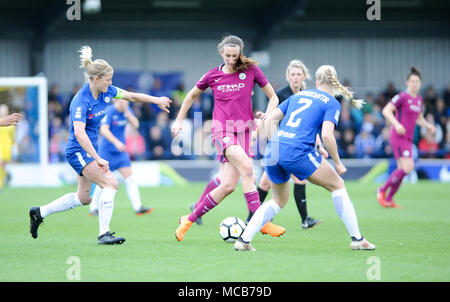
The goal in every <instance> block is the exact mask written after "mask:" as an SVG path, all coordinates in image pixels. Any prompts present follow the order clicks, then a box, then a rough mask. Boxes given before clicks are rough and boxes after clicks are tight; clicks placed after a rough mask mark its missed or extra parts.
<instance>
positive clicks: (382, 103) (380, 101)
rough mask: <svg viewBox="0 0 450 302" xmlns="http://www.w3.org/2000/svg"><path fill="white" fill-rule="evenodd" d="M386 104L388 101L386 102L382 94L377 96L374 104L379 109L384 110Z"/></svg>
mask: <svg viewBox="0 0 450 302" xmlns="http://www.w3.org/2000/svg"><path fill="white" fill-rule="evenodd" d="M387 103H388V101H387V100H386V97H385V96H384V94H383V93H379V94H377V98H376V100H375V104H377V105H378V106H379V107H380V108H384V106H386V104H387Z"/></svg>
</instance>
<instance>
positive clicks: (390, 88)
mask: <svg viewBox="0 0 450 302" xmlns="http://www.w3.org/2000/svg"><path fill="white" fill-rule="evenodd" d="M396 94H398V91H397V89H396V88H395V85H394V83H393V82H389V83H388V85H387V87H386V90H384V91H383V96H384V99H385V103H384V105H386V103H387V102H389V101H390V100H391V99H392V98H393V97H394V96H395V95H396ZM382 107H384V106H382Z"/></svg>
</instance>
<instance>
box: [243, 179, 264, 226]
mask: <svg viewBox="0 0 450 302" xmlns="http://www.w3.org/2000/svg"><path fill="white" fill-rule="evenodd" d="M256 190H257V191H258V195H259V201H260V202H261V204H262V203H263V202H264V200H265V199H266V197H267V194H269V191H265V190H263V189H261V188H260V187H259V186H258V187H257V188H256ZM252 216H253V212H252V211H250V209H249V210H248V216H247V220H246V221H250V219H252Z"/></svg>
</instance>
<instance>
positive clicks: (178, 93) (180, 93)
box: [169, 83, 187, 120]
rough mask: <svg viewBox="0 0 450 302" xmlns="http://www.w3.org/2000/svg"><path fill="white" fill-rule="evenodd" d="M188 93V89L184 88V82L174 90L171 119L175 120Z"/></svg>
mask: <svg viewBox="0 0 450 302" xmlns="http://www.w3.org/2000/svg"><path fill="white" fill-rule="evenodd" d="M186 94H187V91H186V90H185V89H184V85H183V83H180V84H178V86H177V89H175V90H174V91H173V92H172V100H173V103H172V106H171V108H170V113H169V119H171V120H174V119H175V118H176V117H177V114H178V111H179V110H180V107H181V104H182V103H183V100H184V98H185V97H186Z"/></svg>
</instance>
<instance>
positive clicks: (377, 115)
mask: <svg viewBox="0 0 450 302" xmlns="http://www.w3.org/2000/svg"><path fill="white" fill-rule="evenodd" d="M371 114H372V117H373V120H374V124H375V127H376V128H377V129H381V128H383V127H384V126H385V120H384V117H383V113H381V108H380V106H379V105H378V104H375V105H373V108H372V113H371Z"/></svg>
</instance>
